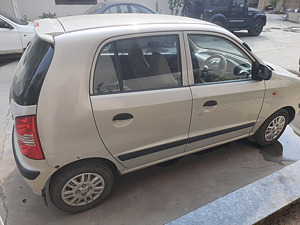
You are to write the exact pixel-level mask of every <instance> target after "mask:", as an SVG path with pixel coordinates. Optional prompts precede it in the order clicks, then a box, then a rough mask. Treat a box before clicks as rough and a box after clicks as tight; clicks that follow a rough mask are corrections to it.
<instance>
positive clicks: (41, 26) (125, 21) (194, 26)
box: [35, 13, 241, 43]
mask: <svg viewBox="0 0 300 225" xmlns="http://www.w3.org/2000/svg"><path fill="white" fill-rule="evenodd" d="M35 23H36V24H38V25H37V26H35V31H36V33H37V35H38V36H39V37H40V38H42V39H43V40H45V41H48V42H51V43H53V42H54V37H55V36H58V35H62V34H64V33H71V32H76V31H87V30H91V29H99V28H118V27H120V28H121V27H126V26H131V27H132V26H140V27H144V28H148V27H149V31H155V27H157V28H158V27H160V30H161V29H162V27H165V30H166V31H167V30H169V31H170V29H173V28H174V27H176V30H178V31H180V30H196V31H198V30H202V31H207V32H219V33H223V34H226V35H227V36H230V37H232V38H234V39H235V40H239V39H238V38H236V37H235V36H234V35H233V34H232V33H231V32H229V31H227V30H226V29H223V28H221V27H219V26H217V25H215V24H212V23H209V22H206V21H203V20H199V19H192V18H188V17H182V16H171V15H161V14H134V13H128V14H91V15H79V16H69V17H62V18H56V19H42V20H38V21H35ZM150 27H151V28H150ZM171 27H172V28H171ZM144 30H145V29H144ZM239 42H241V41H240V40H239Z"/></svg>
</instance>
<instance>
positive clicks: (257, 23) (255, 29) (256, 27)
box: [248, 19, 263, 36]
mask: <svg viewBox="0 0 300 225" xmlns="http://www.w3.org/2000/svg"><path fill="white" fill-rule="evenodd" d="M262 29H263V21H262V20H261V19H256V20H254V22H253V23H252V25H251V27H250V29H249V30H248V33H249V35H251V36H258V35H259V34H260V33H261V32H262Z"/></svg>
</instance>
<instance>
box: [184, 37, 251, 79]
mask: <svg viewBox="0 0 300 225" xmlns="http://www.w3.org/2000/svg"><path fill="white" fill-rule="evenodd" d="M188 40H189V46H190V51H191V58H192V66H193V74H194V81H195V84H197V83H210V82H223V81H226V82H228V81H236V80H244V79H252V78H251V75H252V60H251V59H250V58H249V57H248V56H247V55H246V54H245V53H244V52H243V51H242V50H240V49H239V47H237V46H236V45H235V44H233V43H232V42H230V41H228V40H227V39H225V38H223V37H219V36H213V35H204V34H192V35H188Z"/></svg>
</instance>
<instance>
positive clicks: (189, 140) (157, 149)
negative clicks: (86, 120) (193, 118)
mask: <svg viewBox="0 0 300 225" xmlns="http://www.w3.org/2000/svg"><path fill="white" fill-rule="evenodd" d="M254 125H255V123H254V122H253V123H247V124H244V125H240V126H236V127H231V128H227V129H224V130H219V131H215V132H211V133H207V134H202V135H199V136H195V137H192V138H186V139H183V140H179V141H174V142H170V143H167V144H163V145H158V146H154V147H151V148H146V149H142V150H139V151H136V152H131V153H126V154H123V155H119V156H118V158H119V159H120V160H121V161H126V160H130V159H134V158H138V157H141V156H145V155H149V154H152V153H155V152H160V151H164V150H167V149H170V148H175V147H178V146H181V145H186V144H190V143H193V142H197V141H201V140H204V139H207V138H211V137H215V136H219V135H222V134H226V133H230V132H233V131H237V130H242V129H245V128H249V127H253V126H254Z"/></svg>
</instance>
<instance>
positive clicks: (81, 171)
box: [49, 160, 114, 213]
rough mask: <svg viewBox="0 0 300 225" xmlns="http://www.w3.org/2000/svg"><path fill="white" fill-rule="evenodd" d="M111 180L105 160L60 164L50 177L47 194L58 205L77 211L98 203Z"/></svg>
mask: <svg viewBox="0 0 300 225" xmlns="http://www.w3.org/2000/svg"><path fill="white" fill-rule="evenodd" d="M113 182H114V175H113V172H112V170H111V168H110V167H109V166H108V165H107V164H106V163H105V162H98V161H93V160H91V161H88V160H86V161H82V162H78V163H74V164H71V165H69V166H66V167H64V168H62V169H61V170H60V171H58V172H57V173H56V174H54V175H53V177H52V178H51V181H50V187H49V194H50V199H51V201H52V203H53V204H54V205H55V206H56V207H57V208H59V209H61V210H63V211H66V212H72V213H77V212H81V211H85V210H88V209H91V208H93V207H95V206H97V205H99V204H101V203H102V202H103V201H104V200H105V198H106V197H107V196H108V194H109V193H110V191H111V189H112V186H113Z"/></svg>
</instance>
